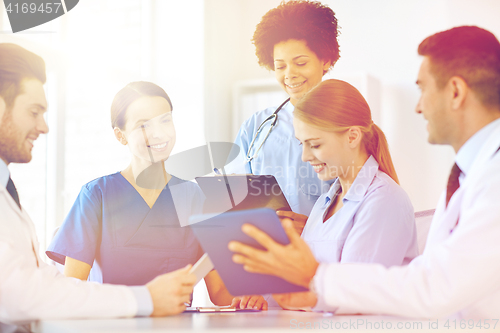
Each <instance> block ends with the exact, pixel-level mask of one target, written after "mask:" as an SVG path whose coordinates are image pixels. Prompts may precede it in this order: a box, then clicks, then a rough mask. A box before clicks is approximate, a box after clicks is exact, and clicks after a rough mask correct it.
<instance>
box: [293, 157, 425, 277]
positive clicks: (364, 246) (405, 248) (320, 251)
mask: <svg viewBox="0 0 500 333" xmlns="http://www.w3.org/2000/svg"><path fill="white" fill-rule="evenodd" d="M339 188H340V182H339V181H338V179H337V180H336V181H335V183H334V184H333V185H332V187H331V189H330V190H329V191H328V193H325V194H324V195H322V196H321V197H320V198H319V200H318V202H317V203H316V205H315V206H314V208H313V210H312V212H311V215H310V216H309V219H308V220H307V223H306V225H305V227H304V230H303V232H302V238H303V239H304V240H305V241H306V243H307V244H308V245H309V247H310V248H311V250H312V252H313V254H314V256H315V258H316V260H317V261H318V262H322V263H335V262H341V263H354V262H358V263H359V262H363V263H379V264H382V265H384V266H386V267H390V266H394V265H404V264H408V263H409V262H410V261H411V260H412V259H413V258H415V257H416V256H418V246H417V232H416V227H415V217H414V213H413V206H412V204H411V201H410V198H409V197H408V195H407V194H406V192H405V191H404V190H403V189H402V188H401V187H400V186H399V185H398V184H397V183H396V182H395V181H394V180H393V179H392V178H391V177H389V176H388V175H387V174H386V173H384V172H382V171H380V170H379V164H378V163H377V161H376V160H375V158H373V156H370V157H369V158H368V160H367V161H366V162H365V164H364V165H363V167H362V168H361V170H360V172H359V173H358V175H357V177H356V179H355V180H354V182H353V184H352V186H351V187H350V188H349V190H348V191H347V193H346V195H345V196H344V198H343V199H342V203H343V206H342V208H340V210H339V211H337V212H336V213H335V214H333V215H332V216H331V217H330V218H329V219H328V220H327V221H325V222H323V219H324V217H325V215H326V213H327V211H328V208H329V207H330V205H331V203H332V202H334V199H335V196H336V195H337V191H338V190H339Z"/></svg>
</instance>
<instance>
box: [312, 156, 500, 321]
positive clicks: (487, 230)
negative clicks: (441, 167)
mask: <svg viewBox="0 0 500 333" xmlns="http://www.w3.org/2000/svg"><path fill="white" fill-rule="evenodd" d="M482 171H483V172H481V176H480V177H476V179H475V181H474V183H473V184H474V185H473V186H470V187H469V188H468V189H467V192H466V193H465V192H464V196H463V198H462V202H461V206H460V222H459V224H458V226H457V227H456V228H455V230H454V231H453V233H452V234H451V235H450V236H449V237H447V238H446V239H445V240H444V241H442V242H441V243H439V244H434V245H433V246H432V247H431V248H429V249H428V251H427V250H426V251H425V253H424V254H423V255H421V256H419V257H417V258H415V259H414V260H413V261H412V262H411V263H410V264H409V265H408V266H403V267H391V268H389V269H387V268H385V267H383V266H382V265H373V264H321V265H320V267H319V268H318V271H317V273H316V276H315V277H314V282H313V283H314V287H315V288H316V292H317V293H318V304H317V306H316V309H318V310H334V309H335V308H337V307H346V308H349V309H351V310H354V311H356V312H360V313H382V314H390V315H399V316H405V317H419V318H438V317H444V316H448V315H451V314H453V313H456V312H458V311H460V310H462V309H464V308H466V307H467V306H470V305H471V304H473V303H474V302H476V301H480V300H481V299H485V298H487V297H488V296H489V295H490V294H491V293H492V291H496V290H498V286H499V285H500V246H499V245H498V244H499V243H498V242H499V239H500V223H499V221H500V209H499V208H498V203H499V202H500V191H499V190H498V186H499V184H500V165H499V163H496V166H495V165H490V167H489V168H487V169H486V170H485V169H483V170H482ZM436 222H439V221H436Z"/></svg>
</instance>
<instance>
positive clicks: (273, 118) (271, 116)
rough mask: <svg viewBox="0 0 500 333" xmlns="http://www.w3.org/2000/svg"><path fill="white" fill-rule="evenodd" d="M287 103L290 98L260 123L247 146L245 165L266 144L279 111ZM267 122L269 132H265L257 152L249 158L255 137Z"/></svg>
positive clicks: (276, 121)
mask: <svg viewBox="0 0 500 333" xmlns="http://www.w3.org/2000/svg"><path fill="white" fill-rule="evenodd" d="M289 101H290V98H287V99H286V101H284V102H283V103H281V105H280V106H278V108H277V109H276V111H274V112H273V114H272V115H270V116H269V117H267V118H266V119H265V120H264V121H263V122H262V124H260V126H259V128H258V129H257V132H255V135H254V137H253V140H252V142H251V143H250V146H248V150H247V159H246V162H247V163H249V162H251V161H252V160H253V159H254V158H256V157H257V155H258V154H259V151H260V149H261V148H262V146H263V145H264V142H266V140H267V137H268V136H269V134H271V131H272V130H273V128H274V127H275V126H276V124H277V123H278V112H280V110H281V109H282V108H283V106H285V104H286V103H288V102H289ZM268 122H271V127H269V131H268V132H267V134H266V136H265V138H264V140H262V143H261V144H260V146H259V148H257V150H256V151H255V154H253V155H252V156H250V152H251V151H252V148H253V146H254V144H255V140H257V137H258V136H259V134H260V132H262V130H263V129H264V127H265V125H267V123H268Z"/></svg>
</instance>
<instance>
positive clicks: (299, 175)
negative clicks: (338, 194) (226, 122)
mask: <svg viewBox="0 0 500 333" xmlns="http://www.w3.org/2000/svg"><path fill="white" fill-rule="evenodd" d="M293 109H294V107H293V105H292V103H290V102H288V103H286V104H285V105H284V106H283V108H282V109H281V110H280V111H279V112H278V122H277V124H276V127H274V128H273V130H272V131H271V133H270V134H269V137H268V138H267V140H266V141H265V142H264V145H263V146H262V149H261V150H260V151H259V153H258V155H257V157H256V158H255V159H253V160H252V161H251V162H250V163H247V162H246V155H247V152H248V147H249V146H250V143H251V142H252V140H253V138H254V136H255V133H256V132H257V129H258V128H259V126H260V125H261V124H262V122H263V121H264V120H265V119H266V118H267V117H269V116H270V115H272V114H273V113H274V111H275V110H276V107H271V108H267V109H265V110H264V111H260V112H257V113H255V114H253V115H252V116H251V117H250V118H249V119H247V120H246V121H245V122H244V123H243V125H241V127H240V130H239V132H238V135H237V136H236V139H235V142H234V143H235V144H237V145H238V146H239V147H240V153H239V156H238V157H237V158H236V159H235V160H234V161H232V162H231V163H229V164H228V165H227V166H226V167H225V168H224V169H225V172H226V173H228V174H231V173H236V174H248V173H250V174H254V175H273V176H274V177H275V178H276V180H277V181H278V184H279V185H280V187H281V189H282V191H283V194H284V195H285V197H286V199H287V200H288V203H289V204H290V207H291V208H292V210H293V211H294V212H296V213H299V214H304V215H309V213H310V212H311V209H312V207H313V206H314V203H315V202H316V200H317V199H318V198H319V196H320V195H321V194H322V193H325V192H326V191H328V188H329V184H328V183H326V182H323V181H321V180H320V179H318V177H317V175H316V172H314V169H313V168H312V167H311V165H310V164H309V163H307V162H302V147H301V146H300V142H299V140H297V138H296V137H295V132H294V129H293V114H292V113H293ZM267 132H268V128H267V127H266V128H265V129H264V130H263V131H262V134H261V135H259V139H260V140H259V141H258V142H255V144H254V148H257V147H258V146H259V145H260V143H261V142H262V139H263V138H264V137H265V135H266V134H267Z"/></svg>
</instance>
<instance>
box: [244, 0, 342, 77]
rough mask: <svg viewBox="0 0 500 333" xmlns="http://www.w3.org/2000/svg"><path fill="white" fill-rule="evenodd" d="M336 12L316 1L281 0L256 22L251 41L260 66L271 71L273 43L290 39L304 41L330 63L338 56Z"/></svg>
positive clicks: (272, 67)
mask: <svg viewBox="0 0 500 333" xmlns="http://www.w3.org/2000/svg"><path fill="white" fill-rule="evenodd" d="M338 34H339V31H338V27H337V19H336V18H335V13H334V12H333V10H331V9H330V8H329V7H327V6H325V5H323V4H321V3H320V2H319V1H306V0H292V1H283V2H282V3H281V4H280V5H279V6H278V7H276V8H273V9H271V10H270V11H268V12H267V13H266V14H265V15H264V16H263V17H262V20H261V21H260V23H259V24H257V28H256V29H255V33H254V34H253V38H252V43H253V44H255V48H256V50H255V54H256V55H257V57H258V59H259V65H261V66H263V67H265V68H267V69H269V70H274V59H273V53H274V45H276V44H278V43H280V42H283V41H287V40H289V39H297V40H304V41H306V43H307V46H308V47H309V48H310V49H311V51H313V52H314V53H315V54H316V55H317V56H318V58H319V59H321V60H327V61H330V62H331V64H332V66H333V65H334V64H335V62H337V60H338V59H339V58H340V51H339V44H338V42H337V36H338Z"/></svg>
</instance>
